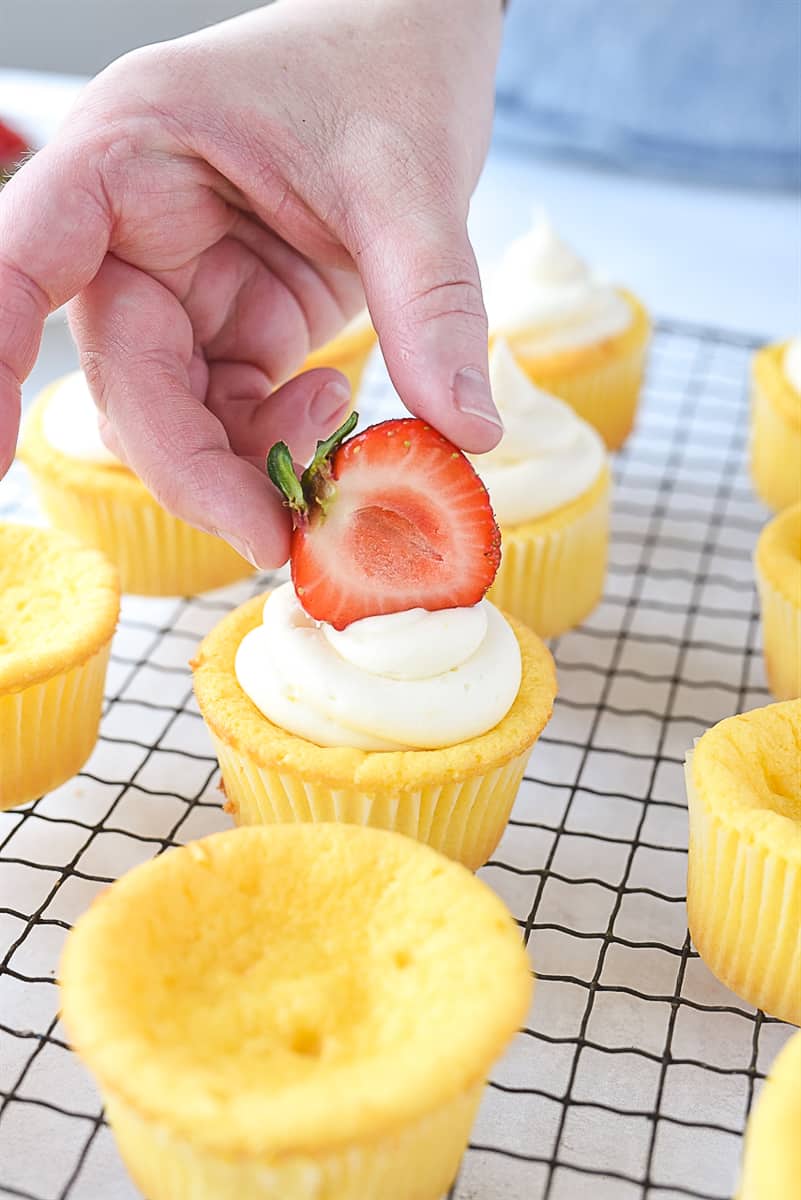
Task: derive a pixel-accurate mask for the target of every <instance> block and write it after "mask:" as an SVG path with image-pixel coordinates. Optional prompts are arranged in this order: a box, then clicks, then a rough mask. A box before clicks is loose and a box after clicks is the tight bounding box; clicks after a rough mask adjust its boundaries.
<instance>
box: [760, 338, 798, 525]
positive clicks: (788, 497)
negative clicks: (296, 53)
mask: <svg viewBox="0 0 801 1200" xmlns="http://www.w3.org/2000/svg"><path fill="white" fill-rule="evenodd" d="M752 381H753V400H752V410H751V479H752V480H753V484H754V488H755V490H756V492H757V493H758V495H759V497H760V498H761V499H762V500H764V502H765V504H767V505H768V506H769V507H770V508H774V509H781V508H786V507H787V505H788V504H795V503H797V502H799V501H801V336H799V337H794V338H791V340H790V341H787V342H778V343H776V344H775V345H773V346H765V347H763V349H762V350H760V351H759V353H758V354H755V355H754V361H753V366H752Z"/></svg>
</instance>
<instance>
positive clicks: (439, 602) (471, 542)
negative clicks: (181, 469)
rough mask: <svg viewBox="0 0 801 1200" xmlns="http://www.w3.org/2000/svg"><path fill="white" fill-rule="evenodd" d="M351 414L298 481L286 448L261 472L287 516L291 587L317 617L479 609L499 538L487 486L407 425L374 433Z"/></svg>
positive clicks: (426, 430) (416, 425) (424, 432)
mask: <svg viewBox="0 0 801 1200" xmlns="http://www.w3.org/2000/svg"><path fill="white" fill-rule="evenodd" d="M357 421H358V414H357V413H351V415H350V417H349V418H348V420H347V421H346V422H345V424H344V425H343V426H342V427H341V428H340V429H338V430H337V431H336V433H334V434H333V435H332V436H331V437H330V438H329V439H328V440H327V441H325V442H319V443H318V446H317V452H316V454H315V456H314V458H313V460H312V462H311V463H310V465H309V466H308V467H307V468H306V470H305V471H304V472H303V474H302V476H301V477H300V479H298V476H297V475H296V473H295V469H294V466H293V464H292V457H291V455H290V453H289V450H288V448H287V446H286V444H285V443H284V442H278V443H277V444H276V445H275V446H273V448H272V450H271V451H270V453H269V455H268V457H267V471H268V473H269V476H270V478H271V479H272V481H273V483H274V484H275V485H276V487H277V488H278V489H279V491H281V492H282V493H283V495H284V497H285V498H286V502H287V504H288V506H289V508H290V509H291V510H292V513H293V518H294V522H295V530H294V533H293V535H292V547H291V565H292V582H293V583H294V585H295V591H296V592H297V595H298V599H299V600H300V603H301V604H302V606H303V608H304V609H305V610H306V612H307V613H308V614H309V616H310V617H313V618H314V619H315V620H317V621H326V622H327V623H328V624H330V625H333V626H334V628H335V629H344V628H345V626H346V625H350V623H351V622H352V621H358V620H360V619H361V618H362V617H373V616H378V615H379V614H381V613H394V612H403V611H405V610H406V609H410V608H425V609H428V610H429V611H434V610H436V609H441V608H457V607H461V606H463V605H472V604H477V603H478V601H479V600H480V599H481V598H482V596H483V595H484V593H485V592H486V591H487V588H488V587H489V586H490V584H491V583H492V581H493V579H494V578H495V573H496V571H497V570H498V564H499V563H500V559H501V536H500V532H499V530H498V526H497V524H496V522H495V516H494V514H493V511H492V507H491V505H490V501H489V496H488V495H487V489H486V488H485V487H484V485H483V483H482V482H481V480H480V479H479V477H478V475H476V473H475V471H474V470H473V468H472V466H471V465H470V463H469V462H468V461H467V459H466V458H465V456H464V455H463V454H462V452H461V451H460V450H457V449H456V447H455V446H454V445H453V444H452V443H451V442H449V441H448V440H447V438H444V437H443V436H442V434H440V433H437V431H436V430H435V429H432V428H431V426H430V425H426V424H425V423H424V422H423V421H418V420H415V419H412V418H409V419H406V420H398V421H384V422H382V423H381V424H380V425H372V426H371V427H370V428H369V429H366V430H365V431H364V433H360V434H359V435H358V436H357V437H354V438H351V439H350V440H349V441H344V440H343V439H344V438H346V437H347V435H348V434H349V433H350V432H351V431H352V430H353V428H354V426H355V425H356V422H357Z"/></svg>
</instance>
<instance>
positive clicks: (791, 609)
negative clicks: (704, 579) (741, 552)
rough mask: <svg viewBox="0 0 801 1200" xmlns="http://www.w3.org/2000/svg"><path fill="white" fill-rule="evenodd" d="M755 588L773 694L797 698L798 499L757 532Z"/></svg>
mask: <svg viewBox="0 0 801 1200" xmlns="http://www.w3.org/2000/svg"><path fill="white" fill-rule="evenodd" d="M754 564H755V567H756V578H757V587H758V589H759V600H760V605H761V608H762V651H763V654H764V656H765V672H766V674H767V677H768V684H769V686H770V690H771V691H772V692H773V694H774V696H776V697H777V699H779V700H791V699H793V697H795V696H801V503H799V504H794V505H792V506H791V507H790V508H786V509H785V510H784V511H783V512H780V513H779V514H778V516H775V517H774V518H773V520H772V521H769V522H768V524H767V525H766V526H765V528H764V529H763V530H762V532H761V534H760V535H759V540H758V542H757V547H756V554H755V556H754Z"/></svg>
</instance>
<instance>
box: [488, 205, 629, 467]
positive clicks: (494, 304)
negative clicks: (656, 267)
mask: <svg viewBox="0 0 801 1200" xmlns="http://www.w3.org/2000/svg"><path fill="white" fill-rule="evenodd" d="M486 298H487V312H488V316H489V323H490V341H491V342H492V341H494V340H495V339H496V338H504V339H505V340H506V341H507V342H508V343H509V346H510V347H511V349H512V352H513V354H514V356H515V358H516V359H517V360H518V362H519V363H520V364H521V366H522V367H523V369H524V370H525V371H526V374H527V375H528V376H529V378H530V379H532V380H533V382H534V383H537V384H539V385H540V386H541V387H543V388H544V389H545V390H546V391H547V392H550V393H551V394H553V395H555V396H559V397H560V398H561V399H562V400H566V401H567V403H568V404H570V405H571V407H572V408H574V409H575V411H576V412H577V413H578V414H579V416H581V417H583V418H584V420H585V421H589V423H590V424H591V425H593V426H594V427H595V428H596V429H597V430H598V432H599V433H600V434H601V436H602V437H603V439H604V441H605V442H606V444H607V446H608V447H609V449H611V450H615V449H618V448H619V447H620V446H622V445H623V442H624V441H625V440H626V438H627V437H628V435H629V433H630V432H631V429H632V427H633V425H634V418H635V414H636V409H637V401H638V398H639V393H640V385H641V383H642V375H643V369H644V365H645V352H646V348H647V344H648V337H649V334H650V322H649V320H648V315H647V313H646V311H645V309H644V308H643V306H642V305H641V304H640V302H639V301H638V300H637V299H636V298H635V297H634V296H633V295H632V294H631V293H630V292H627V291H625V290H624V289H622V288H618V287H613V286H612V285H610V284H608V283H605V282H603V281H602V280H600V279H598V278H597V277H596V276H594V275H593V274H592V272H591V271H590V269H589V268H588V267H587V265H586V264H585V263H584V262H583V261H582V260H581V259H580V258H578V257H577V255H576V254H575V253H574V252H573V251H572V250H571V249H570V248H569V247H568V246H567V245H566V244H565V243H564V242H563V241H562V240H561V239H560V238H559V236H558V234H557V233H556V232H555V230H554V228H553V226H552V225H551V223H550V222H549V221H548V219H547V218H546V217H545V216H544V215H537V216H535V220H534V224H533V227H532V229H531V230H530V231H529V232H528V233H526V234H525V235H524V236H523V237H520V238H518V239H516V240H515V241H514V242H512V243H511V244H510V245H509V247H508V249H507V250H506V253H505V254H504V256H503V259H502V260H501V263H500V265H499V266H498V268H497V269H496V271H495V272H494V274H493V276H492V278H491V280H490V282H489V286H488V287H487V289H486Z"/></svg>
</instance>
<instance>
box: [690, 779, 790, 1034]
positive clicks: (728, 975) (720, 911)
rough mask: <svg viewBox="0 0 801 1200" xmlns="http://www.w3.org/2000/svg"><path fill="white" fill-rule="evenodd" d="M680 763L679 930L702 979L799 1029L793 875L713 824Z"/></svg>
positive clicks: (742, 836)
mask: <svg viewBox="0 0 801 1200" xmlns="http://www.w3.org/2000/svg"><path fill="white" fill-rule="evenodd" d="M691 764H692V756H690V757H689V758H688V760H687V767H686V779H687V801H688V808H689V815H690V844H689V860H688V872H687V922H688V925H689V929H690V933H691V935H692V939H693V942H694V943H695V947H696V949H697V950H698V953H699V954H700V955H701V957H702V958H703V960H704V962H705V963H706V965H707V966H708V967H709V969H710V971H712V973H713V974H714V975H716V976H717V977H718V979H720V980H721V982H722V983H724V984H725V985H726V987H728V988H730V989H731V990H732V991H733V992H736V993H737V995H738V996H742V998H743V999H744V1000H746V1001H748V1003H749V1004H753V1005H754V1006H755V1007H756V1008H761V1009H763V1010H764V1011H765V1012H767V1013H769V1014H770V1015H771V1016H776V1017H779V1018H781V1020H783V1021H792V1022H793V1023H794V1024H796V1025H797V1024H799V1023H801V938H799V929H801V868H799V866H798V864H794V863H792V862H788V861H787V860H786V859H784V858H783V857H782V856H781V854H780V853H777V852H775V851H769V850H768V849H766V847H764V846H763V845H760V844H759V843H757V842H756V841H753V840H751V839H750V838H749V837H748V835H747V834H746V833H742V832H740V831H739V830H737V829H735V828H733V827H731V826H727V825H726V824H725V823H724V822H723V821H721V820H720V819H719V818H717V817H715V816H713V815H712V814H711V813H710V812H709V810H708V808H707V806H706V805H705V803H704V801H703V799H702V797H701V796H700V795H699V793H698V791H697V789H696V787H695V785H694V784H693V781H692V775H691V769H692V768H691Z"/></svg>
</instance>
